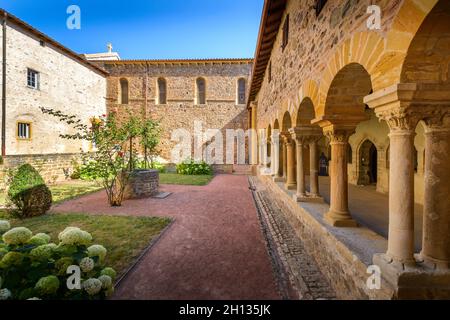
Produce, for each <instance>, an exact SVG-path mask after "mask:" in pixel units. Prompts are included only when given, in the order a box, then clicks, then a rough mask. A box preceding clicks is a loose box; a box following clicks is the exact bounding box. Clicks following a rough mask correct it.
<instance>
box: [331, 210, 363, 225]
mask: <svg viewBox="0 0 450 320" xmlns="http://www.w3.org/2000/svg"><path fill="white" fill-rule="evenodd" d="M323 219H324V220H325V222H327V223H328V224H330V225H332V226H333V227H338V228H356V227H357V226H358V224H357V223H356V221H355V220H353V218H352V216H351V215H350V214H349V213H348V212H345V213H342V212H334V211H328V212H327V213H326V214H325V216H324V217H323Z"/></svg>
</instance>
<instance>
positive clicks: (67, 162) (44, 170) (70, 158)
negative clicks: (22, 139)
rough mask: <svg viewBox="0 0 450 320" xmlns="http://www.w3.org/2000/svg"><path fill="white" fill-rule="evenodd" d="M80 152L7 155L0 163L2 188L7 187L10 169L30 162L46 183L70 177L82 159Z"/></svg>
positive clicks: (0, 186) (0, 183)
mask: <svg viewBox="0 0 450 320" xmlns="http://www.w3.org/2000/svg"><path fill="white" fill-rule="evenodd" d="M80 157H81V156H80V154H78V153H68V154H38V155H14V156H6V157H5V158H4V159H3V164H1V165H0V189H4V188H5V187H6V179H7V177H8V171H9V170H11V169H15V168H17V167H18V166H20V165H22V164H25V163H29V164H31V165H32V166H33V167H35V168H36V170H38V171H39V173H40V174H41V175H42V177H43V178H44V180H45V182H46V183H49V184H51V183H55V182H59V181H64V180H67V179H69V178H70V175H71V174H72V173H73V170H74V164H75V163H77V162H79V161H80V160H81V158H80Z"/></svg>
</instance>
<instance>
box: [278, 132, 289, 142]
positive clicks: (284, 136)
mask: <svg viewBox="0 0 450 320" xmlns="http://www.w3.org/2000/svg"><path fill="white" fill-rule="evenodd" d="M280 138H281V141H283V143H284V144H288V143H292V137H291V134H290V133H289V132H282V133H280Z"/></svg>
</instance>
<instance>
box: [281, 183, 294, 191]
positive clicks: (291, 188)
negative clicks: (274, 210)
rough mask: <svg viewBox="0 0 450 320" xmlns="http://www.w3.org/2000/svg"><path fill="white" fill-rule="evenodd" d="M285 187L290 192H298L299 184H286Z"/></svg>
mask: <svg viewBox="0 0 450 320" xmlns="http://www.w3.org/2000/svg"><path fill="white" fill-rule="evenodd" d="M284 186H285V188H286V189H288V190H297V184H295V183H289V184H288V183H286V184H285V185H284Z"/></svg>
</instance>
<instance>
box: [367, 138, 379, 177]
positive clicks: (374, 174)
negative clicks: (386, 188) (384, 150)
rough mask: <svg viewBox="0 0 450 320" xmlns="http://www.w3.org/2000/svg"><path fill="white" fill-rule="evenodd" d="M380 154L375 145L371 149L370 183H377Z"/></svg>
mask: <svg viewBox="0 0 450 320" xmlns="http://www.w3.org/2000/svg"><path fill="white" fill-rule="evenodd" d="M377 162H378V152H377V148H376V147H375V145H374V144H372V146H371V147H370V163H369V177H370V183H377V172H378V165H377Z"/></svg>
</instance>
